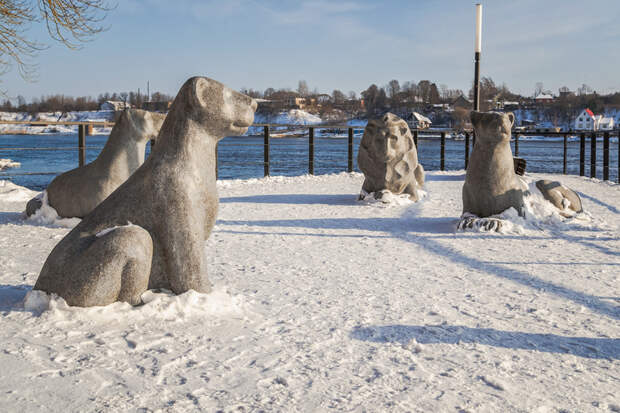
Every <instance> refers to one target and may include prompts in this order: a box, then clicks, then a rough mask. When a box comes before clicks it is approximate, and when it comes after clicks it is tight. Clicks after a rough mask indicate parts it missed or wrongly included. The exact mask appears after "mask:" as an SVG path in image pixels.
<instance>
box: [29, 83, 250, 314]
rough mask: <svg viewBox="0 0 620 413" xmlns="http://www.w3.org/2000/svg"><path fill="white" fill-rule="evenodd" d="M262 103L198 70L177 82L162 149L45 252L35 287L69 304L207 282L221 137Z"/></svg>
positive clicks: (237, 131)
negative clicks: (207, 249) (206, 248)
mask: <svg viewBox="0 0 620 413" xmlns="http://www.w3.org/2000/svg"><path fill="white" fill-rule="evenodd" d="M255 110H256V102H255V101H254V100H253V99H252V98H250V97H248V96H245V95H243V94H241V93H238V92H235V91H234V90H232V89H229V88H227V87H226V86H224V85H223V84H221V83H219V82H217V81H215V80H212V79H209V78H206V77H194V78H191V79H189V80H188V81H187V82H185V84H184V85H183V86H182V87H181V89H180V91H179V93H178V95H177V96H176V98H175V100H174V102H173V104H172V106H171V108H170V112H169V113H168V116H167V117H166V120H165V121H164V124H163V126H162V128H161V131H160V132H159V135H158V137H157V145H156V147H157V148H156V151H154V153H153V154H152V155H151V156H149V158H148V159H147V160H146V161H145V162H144V164H143V165H142V166H141V167H140V168H139V169H138V170H137V171H136V172H135V173H134V174H133V175H132V176H131V177H130V178H129V179H128V180H127V181H126V182H125V183H123V184H122V185H121V186H120V187H119V188H118V189H116V190H115V191H114V192H113V193H112V194H110V196H109V197H108V198H106V199H105V200H104V201H103V202H102V203H101V204H99V205H98V206H97V207H96V208H95V209H94V210H93V211H92V212H91V213H90V214H88V215H86V216H85V217H84V219H83V220H82V221H81V223H80V224H78V225H77V226H76V227H75V228H74V229H73V230H72V231H71V232H69V234H67V236H65V238H64V239H62V240H61V241H60V242H59V243H58V245H56V247H55V248H54V249H53V251H52V252H51V253H50V255H49V256H48V258H47V260H46V262H45V264H44V265H43V268H42V270H41V273H40V274H39V278H38V279H37V282H36V284H35V286H34V289H35V290H42V291H45V292H48V293H55V294H57V295H59V296H61V297H62V298H64V299H65V300H66V302H67V303H68V304H69V305H73V306H82V307H86V306H97V305H107V304H110V303H112V302H115V301H125V302H128V303H131V304H133V305H136V304H139V303H141V295H142V293H143V292H144V291H145V290H147V289H154V288H161V289H168V290H171V291H173V292H174V293H176V294H180V293H183V292H186V291H188V290H190V289H193V290H195V291H198V292H202V293H206V292H209V291H210V289H211V285H210V283H209V280H208V277H207V268H206V260H205V257H204V242H205V240H206V239H207V238H208V236H209V234H210V233H211V230H212V228H213V225H214V223H215V218H216V214H217V207H218V196H217V190H216V177H215V151H216V144H217V142H218V140H220V139H222V138H223V137H225V136H230V135H242V134H243V133H245V132H246V131H247V128H248V126H250V125H251V124H252V122H253V119H254V111H255Z"/></svg>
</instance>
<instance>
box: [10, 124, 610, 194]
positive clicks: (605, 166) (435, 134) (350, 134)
mask: <svg viewBox="0 0 620 413" xmlns="http://www.w3.org/2000/svg"><path fill="white" fill-rule="evenodd" d="M0 123H4V124H28V125H77V126H78V142H77V146H76V147H58V148H57V147H50V148H37V147H30V148H28V147H23V148H11V147H0V153H1V152H6V151H16V150H32V151H40V150H78V159H79V165H80V166H82V165H84V164H85V162H86V150H87V146H86V136H87V135H90V134H91V133H92V127H93V126H103V127H110V126H113V125H114V123H112V122H69V121H66V122H62V121H61V122H47V121H0ZM252 127H254V128H256V127H258V128H262V129H263V133H262V135H263V143H262V144H256V143H238V144H227V143H222V144H220V145H221V146H224V145H226V146H255V147H258V146H262V148H263V162H259V163H258V164H262V165H263V174H264V176H269V175H270V173H271V168H270V166H271V165H272V159H271V140H272V139H273V138H272V135H273V131H276V132H280V134H282V133H291V132H294V131H299V130H302V131H304V132H303V136H304V137H305V136H306V132H305V131H306V130H307V137H308V146H307V151H308V160H307V167H308V169H307V170H308V174H311V175H312V174H314V173H315V149H316V145H317V143H316V140H315V131H317V130H331V131H347V136H346V139H347V142H346V149H347V162H346V168H344V165H343V170H346V171H348V172H353V170H354V132H355V131H362V130H363V129H364V127H361V126H359V127H357V126H351V125H341V124H333V125H330V124H325V125H298V124H264V123H259V124H253V125H252ZM282 131H284V132H282ZM447 133H451V134H458V135H459V136H462V135H464V136H462V137H463V141H464V142H463V144H464V148H463V149H464V157H463V167H464V168H465V169H467V166H468V163H469V155H470V151H471V150H472V148H473V146H474V145H475V135H474V134H473V133H471V132H458V131H456V130H450V129H447V130H432V129H412V134H413V139H414V142H415V145H416V147H418V146H419V145H420V141H421V138H422V137H424V138H426V139H437V138H438V139H439V169H440V170H442V171H443V170H445V166H446V139H447ZM612 135H613V136H618V138H619V140H620V131H618V130H614V131H588V132H586V131H568V132H546V131H537V130H531V131H522V130H515V131H513V146H514V156H515V157H518V156H519V149H520V148H519V144H520V138H522V137H526V136H543V137H562V138H563V162H562V164H563V165H562V173H564V174H566V173H567V172H568V142H569V137H577V138H578V139H579V175H580V176H585V172H586V146H587V145H586V142H587V140H589V141H590V145H589V147H590V148H589V150H590V156H589V159H590V176H591V177H597V140H598V138H599V137H600V138H602V141H603V148H602V150H603V162H602V178H603V180H609V176H610V138H611V137H612ZM101 148H102V146H92V145H91V146H89V147H88V149H101ZM216 152H217V151H216ZM422 163H424V159H422ZM617 164H618V165H617V168H618V174H617V177H618V178H617V179H618V182H619V183H620V144H619V145H618V162H617ZM218 165H219V162H217V157H216V172H217V170H218ZM58 173H60V172H24V173H7V172H4V173H0V177H2V176H18V175H54V174H58Z"/></svg>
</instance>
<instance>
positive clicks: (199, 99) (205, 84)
mask: <svg viewBox="0 0 620 413" xmlns="http://www.w3.org/2000/svg"><path fill="white" fill-rule="evenodd" d="M208 89H209V80H208V79H205V78H204V77H197V78H196V81H195V82H194V87H193V90H192V94H193V95H194V98H195V99H196V103H197V104H198V106H199V107H204V106H206V105H207V95H208V93H209V92H208Z"/></svg>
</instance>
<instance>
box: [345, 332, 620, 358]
mask: <svg viewBox="0 0 620 413" xmlns="http://www.w3.org/2000/svg"><path fill="white" fill-rule="evenodd" d="M350 335H351V337H352V338H354V339H356V340H361V341H370V342H374V343H400V344H407V343H409V342H410V341H411V340H412V339H415V341H416V342H417V343H420V344H440V343H443V344H460V343H475V344H482V345H485V346H492V347H503V348H510V349H521V350H534V351H541V352H545V353H558V354H572V355H575V356H579V357H584V358H593V359H594V358H595V359H614V360H617V359H620V339H617V338H589V337H566V336H559V335H555V334H536V333H523V332H518V331H502V330H496V329H493V328H472V327H465V326H451V325H445V324H443V325H427V326H409V325H387V326H369V327H361V326H358V327H355V328H354V329H353V331H351V334H350Z"/></svg>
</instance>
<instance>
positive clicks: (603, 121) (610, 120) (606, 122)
mask: <svg viewBox="0 0 620 413" xmlns="http://www.w3.org/2000/svg"><path fill="white" fill-rule="evenodd" d="M613 122H614V118H611V117H609V118H601V120H600V121H599V123H604V124H608V123H613Z"/></svg>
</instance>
